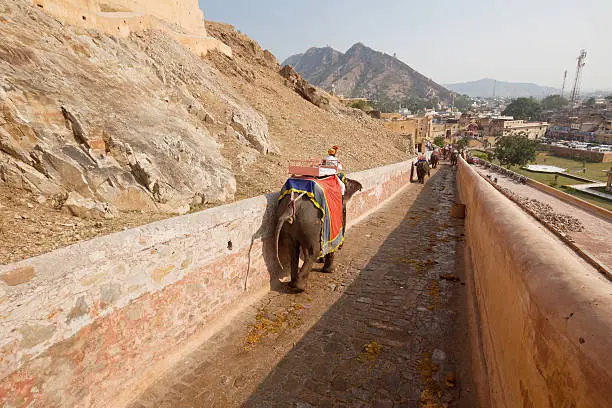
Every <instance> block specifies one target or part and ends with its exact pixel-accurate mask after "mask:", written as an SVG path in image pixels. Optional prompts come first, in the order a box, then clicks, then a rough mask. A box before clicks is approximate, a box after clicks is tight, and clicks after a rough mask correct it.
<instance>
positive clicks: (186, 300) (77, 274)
mask: <svg viewBox="0 0 612 408" xmlns="http://www.w3.org/2000/svg"><path fill="white" fill-rule="evenodd" d="M351 177H353V178H355V179H357V180H359V181H360V182H362V184H363V186H364V189H363V191H362V192H360V193H358V194H357V195H356V196H355V197H354V198H353V200H352V201H351V203H350V205H349V220H352V221H351V222H353V223H354V222H355V221H356V220H357V219H359V218H360V217H363V216H365V215H366V214H368V213H369V212H372V211H374V210H375V209H376V208H377V207H378V206H380V205H381V204H383V203H384V202H385V201H386V200H388V199H389V198H390V197H391V196H392V195H394V194H395V193H397V192H398V191H399V190H401V189H402V188H403V187H405V186H406V185H407V184H408V183H409V179H410V163H409V162H404V163H398V164H394V165H390V166H386V167H381V168H376V169H371V170H367V171H363V172H360V173H355V174H352V175H351ZM277 197H278V196H277V194H268V195H266V196H260V197H255V198H252V199H248V200H244V201H240V202H236V203H234V204H229V205H225V206H221V207H217V208H213V209H209V210H205V211H202V212H198V213H194V214H189V215H185V216H181V217H176V218H171V219H167V220H164V221H159V222H155V223H152V224H148V225H144V226H142V227H138V228H134V229H130V230H126V231H122V232H119V233H115V234H112V235H108V236H103V237H99V238H95V239H92V240H90V241H86V242H82V243H78V244H75V245H72V246H70V247H67V248H62V249H59V250H56V251H53V252H51V253H48V254H44V255H41V256H38V257H35V258H31V259H26V260H24V261H22V262H18V263H16V264H13V265H5V266H0V328H1V331H2V336H1V337H0V406H12V407H25V406H40V407H42V406H45V407H46V406H63V407H79V406H88V407H108V406H109V404H110V401H114V402H117V401H120V400H121V397H120V396H121V395H122V393H129V392H130V390H131V389H132V388H133V387H134V386H135V385H136V379H138V382H139V383H140V385H142V382H143V379H147V378H149V379H151V380H153V379H154V378H155V376H156V374H159V373H160V371H161V370H162V369H163V367H165V365H166V364H168V359H169V358H172V355H173V353H176V352H177V351H178V350H182V351H184V350H185V348H186V347H190V346H189V344H191V343H193V342H194V339H196V340H197V339H198V338H200V339H201V338H202V336H206V335H210V333H211V331H214V329H215V328H218V327H221V326H220V325H221V324H222V322H223V320H224V319H228V318H230V317H231V315H232V311H235V310H237V309H238V308H240V307H241V306H242V305H244V304H245V303H248V302H251V301H253V300H256V299H257V298H258V296H259V295H261V294H263V293H265V292H266V291H268V290H269V289H270V288H273V287H274V286H275V285H278V282H279V281H278V279H279V277H280V276H279V270H278V268H277V266H276V263H275V256H274V253H273V251H274V249H273V242H272V238H271V234H272V230H273V228H274V213H275V208H276V202H277ZM30 404H31V405H30Z"/></svg>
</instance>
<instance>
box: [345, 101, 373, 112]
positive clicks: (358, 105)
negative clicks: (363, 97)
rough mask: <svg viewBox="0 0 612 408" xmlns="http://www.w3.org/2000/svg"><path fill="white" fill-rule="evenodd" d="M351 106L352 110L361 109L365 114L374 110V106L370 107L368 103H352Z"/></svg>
mask: <svg viewBox="0 0 612 408" xmlns="http://www.w3.org/2000/svg"><path fill="white" fill-rule="evenodd" d="M349 106H350V107H351V108H355V109H361V110H362V111H364V112H369V111H371V110H373V109H374V108H372V105H370V104H369V103H368V102H366V101H356V102H353V103H351V104H350V105H349Z"/></svg>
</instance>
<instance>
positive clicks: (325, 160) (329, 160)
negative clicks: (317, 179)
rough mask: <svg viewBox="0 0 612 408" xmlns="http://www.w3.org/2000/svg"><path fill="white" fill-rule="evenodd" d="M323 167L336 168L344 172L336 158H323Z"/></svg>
mask: <svg viewBox="0 0 612 408" xmlns="http://www.w3.org/2000/svg"><path fill="white" fill-rule="evenodd" d="M323 165H324V166H335V167H336V168H337V169H338V171H342V164H341V163H340V162H339V161H338V159H337V158H336V157H335V156H331V155H329V156H325V157H324V158H323Z"/></svg>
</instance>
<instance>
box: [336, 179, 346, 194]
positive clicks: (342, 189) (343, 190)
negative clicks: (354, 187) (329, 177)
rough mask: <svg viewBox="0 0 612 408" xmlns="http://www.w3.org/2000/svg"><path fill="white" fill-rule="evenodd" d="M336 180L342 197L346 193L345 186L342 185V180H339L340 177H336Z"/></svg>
mask: <svg viewBox="0 0 612 408" xmlns="http://www.w3.org/2000/svg"><path fill="white" fill-rule="evenodd" d="M336 180H338V184H340V190H341V191H342V196H344V193H345V192H346V186H345V185H344V183H343V182H342V180H340V177H338V176H336Z"/></svg>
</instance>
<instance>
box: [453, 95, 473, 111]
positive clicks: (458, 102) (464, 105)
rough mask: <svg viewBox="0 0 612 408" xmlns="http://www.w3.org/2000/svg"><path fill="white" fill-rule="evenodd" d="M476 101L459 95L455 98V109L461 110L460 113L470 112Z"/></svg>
mask: <svg viewBox="0 0 612 408" xmlns="http://www.w3.org/2000/svg"><path fill="white" fill-rule="evenodd" d="M473 103H474V101H472V99H471V98H470V97H469V96H467V95H457V96H455V107H456V108H457V109H459V111H460V112H466V111H468V110H470V108H471V107H472V104H473Z"/></svg>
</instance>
